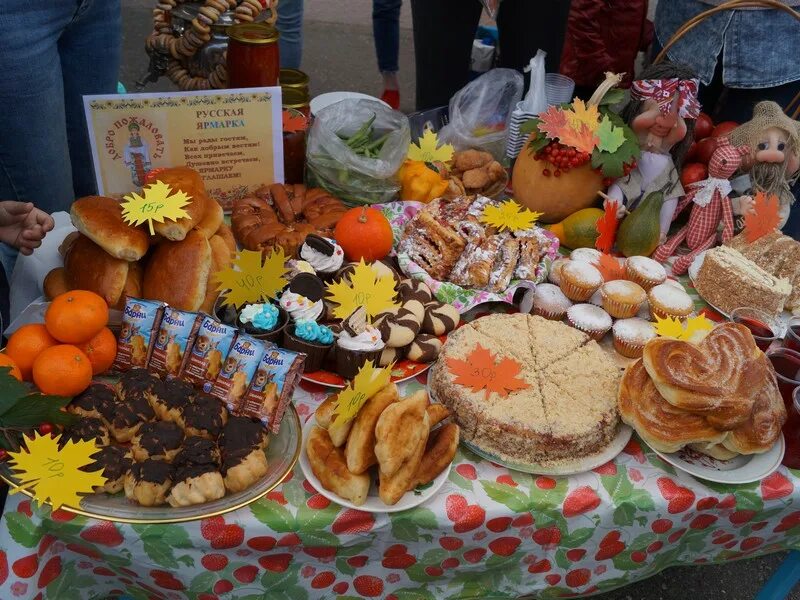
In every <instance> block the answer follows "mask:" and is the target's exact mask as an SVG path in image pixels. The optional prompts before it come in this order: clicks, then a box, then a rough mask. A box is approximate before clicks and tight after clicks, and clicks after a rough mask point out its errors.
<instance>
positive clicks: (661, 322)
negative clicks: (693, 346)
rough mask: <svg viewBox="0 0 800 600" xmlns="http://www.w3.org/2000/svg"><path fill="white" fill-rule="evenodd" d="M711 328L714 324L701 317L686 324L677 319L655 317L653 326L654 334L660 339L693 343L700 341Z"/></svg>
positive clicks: (689, 320) (693, 318)
mask: <svg viewBox="0 0 800 600" xmlns="http://www.w3.org/2000/svg"><path fill="white" fill-rule="evenodd" d="M713 328H714V324H713V323H712V322H711V321H709V320H708V319H707V318H706V317H705V316H703V315H698V316H696V317H692V318H691V319H687V320H686V323H683V322H682V321H681V320H680V319H678V318H677V317H667V318H665V319H662V318H661V317H656V324H655V330H656V334H657V335H659V336H661V337H665V338H672V339H674V340H681V341H684V342H695V343H697V342H699V341H701V340H702V339H703V338H704V337H705V336H706V333H708V332H709V331H711V330H712V329H713Z"/></svg>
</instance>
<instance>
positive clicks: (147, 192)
mask: <svg viewBox="0 0 800 600" xmlns="http://www.w3.org/2000/svg"><path fill="white" fill-rule="evenodd" d="M172 192H173V190H172V188H171V187H170V186H168V185H167V184H166V183H164V182H163V181H156V182H155V183H151V184H150V185H148V186H145V187H144V188H142V193H143V194H144V195H143V196H140V195H139V194H137V193H136V192H133V193H131V194H130V195H129V196H125V202H123V203H122V218H123V219H124V221H125V222H126V223H128V224H129V225H134V226H136V225H141V224H142V223H147V226H148V228H149V229H150V235H155V234H156V232H155V230H154V229H153V222H156V223H163V222H164V221H165V220H167V219H169V220H171V221H177V220H178V219H183V218H184V217H188V216H189V215H188V213H187V212H186V211H185V210H183V209H184V207H185V206H186V205H187V204H189V202H190V201H191V197H190V196H189V195H187V194H186V193H184V192H182V191H180V190H178V191H176V192H175V193H174V194H173V193H172Z"/></svg>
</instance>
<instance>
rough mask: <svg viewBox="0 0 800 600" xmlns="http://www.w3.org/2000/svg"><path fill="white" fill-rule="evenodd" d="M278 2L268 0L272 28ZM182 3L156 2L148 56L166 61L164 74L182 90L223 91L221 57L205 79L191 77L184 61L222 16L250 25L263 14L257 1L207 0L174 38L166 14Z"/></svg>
mask: <svg viewBox="0 0 800 600" xmlns="http://www.w3.org/2000/svg"><path fill="white" fill-rule="evenodd" d="M278 1H279V0H269V2H268V7H269V8H270V10H271V14H270V15H269V17H267V19H266V20H265V22H266V23H269V24H270V25H274V24H275V21H276V19H277V18H278ZM183 2H184V0H159V1H158V2H157V4H156V7H155V8H154V9H153V32H152V33H151V34H150V35H149V36H148V38H147V40H146V42H145V49H146V50H147V53H148V54H151V53H153V52H157V53H159V54H163V55H165V56H168V57H169V62H168V64H167V68H166V74H167V76H168V77H169V78H170V80H171V81H172V82H173V83H174V84H175V85H177V86H178V87H179V88H180V89H182V90H188V91H193V90H208V89H220V88H225V87H227V85H228V69H227V66H226V65H225V61H224V57H225V54H223V60H222V62H219V63H217V64H216V65H215V66H214V67H213V68H212V69H211V72H210V73H209V74H208V75H207V76H202V75H192V74H191V73H190V72H189V70H188V69H187V68H186V66H185V65H186V63H187V61H188V60H189V59H190V58H191V57H192V56H194V55H195V54H196V53H197V51H198V50H199V49H200V48H202V47H203V46H204V45H205V44H207V43H208V42H209V40H211V28H212V27H213V26H214V25H215V24H216V22H217V21H218V20H219V18H220V16H221V15H222V13H224V12H227V11H229V10H232V11H233V12H234V15H235V18H234V21H235V22H236V23H252V22H253V21H255V19H256V17H257V16H258V15H259V14H260V13H261V11H262V10H263V8H262V6H261V2H260V1H259V0H206V1H205V4H204V5H203V6H202V7H201V8H200V12H199V13H198V15H197V17H196V18H194V19H193V20H192V23H191V27H190V28H189V29H188V30H187V31H186V32H185V33H184V34H183V35H182V36H179V37H176V36H175V34H174V33H173V31H172V28H171V26H170V24H169V21H168V19H167V12H168V11H171V10H173V9H174V8H176V7H177V6H178V5H180V4H182V3H183Z"/></svg>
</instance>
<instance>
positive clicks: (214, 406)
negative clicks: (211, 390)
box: [180, 393, 228, 439]
mask: <svg viewBox="0 0 800 600" xmlns="http://www.w3.org/2000/svg"><path fill="white" fill-rule="evenodd" d="M227 421H228V409H227V408H225V405H224V404H222V402H220V401H219V400H217V399H216V398H215V397H214V396H209V395H208V394H203V393H199V394H198V395H197V396H195V398H194V402H192V403H191V404H188V405H186V406H184V407H183V410H182V411H181V416H180V423H181V425H182V426H183V428H184V430H185V431H186V435H187V436H188V435H198V436H201V437H206V438H209V439H216V438H217V436H218V435H219V434H220V432H221V431H222V427H223V426H224V425H225V423H226V422H227Z"/></svg>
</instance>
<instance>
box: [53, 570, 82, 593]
mask: <svg viewBox="0 0 800 600" xmlns="http://www.w3.org/2000/svg"><path fill="white" fill-rule="evenodd" d="M75 579H76V573H75V565H74V564H73V563H67V564H66V565H65V566H64V568H63V569H62V570H61V575H59V576H58V577H56V578H55V579H54V580H53V581H51V582H50V584H49V585H48V586H47V597H48V598H58V600H62V599H63V600H80V599H81V596H82V594H81V592H80V590H79V589H78V588H77V586H76V585H75Z"/></svg>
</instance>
